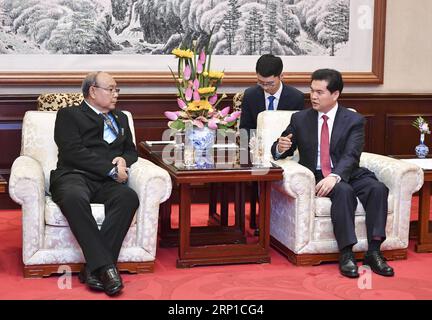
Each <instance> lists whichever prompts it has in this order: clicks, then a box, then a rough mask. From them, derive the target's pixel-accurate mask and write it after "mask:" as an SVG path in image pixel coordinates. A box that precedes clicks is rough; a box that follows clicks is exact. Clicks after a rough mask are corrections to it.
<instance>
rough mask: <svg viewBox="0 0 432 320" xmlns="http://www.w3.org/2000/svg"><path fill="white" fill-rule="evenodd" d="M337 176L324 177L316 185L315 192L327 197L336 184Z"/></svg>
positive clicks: (319, 195)
mask: <svg viewBox="0 0 432 320" xmlns="http://www.w3.org/2000/svg"><path fill="white" fill-rule="evenodd" d="M336 182H337V178H336V177H335V176H328V177H326V178H324V179H322V180H321V181H320V182H318V184H317V185H316V186H315V192H316V195H317V196H318V197H326V196H327V195H328V194H329V193H330V192H331V191H332V190H333V188H334V186H335V185H336Z"/></svg>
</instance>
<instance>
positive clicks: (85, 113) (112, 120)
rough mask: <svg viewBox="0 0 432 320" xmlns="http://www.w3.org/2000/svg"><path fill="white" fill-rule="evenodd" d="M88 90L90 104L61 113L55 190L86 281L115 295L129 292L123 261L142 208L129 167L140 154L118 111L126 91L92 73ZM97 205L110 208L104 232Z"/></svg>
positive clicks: (53, 174) (52, 179)
mask: <svg viewBox="0 0 432 320" xmlns="http://www.w3.org/2000/svg"><path fill="white" fill-rule="evenodd" d="M82 91H83V95H84V101H83V102H82V104H81V105H80V106H79V107H68V108H64V109H61V110H59V111H58V113H57V118H56V123H55V130H54V140H55V142H56V144H57V146H58V151H59V153H58V162H57V169H55V170H53V171H52V172H51V177H50V185H51V187H50V190H51V193H52V198H53V200H54V202H56V203H57V204H58V206H59V207H60V209H61V211H62V213H63V214H64V216H65V217H66V219H67V221H68V223H69V226H70V228H71V231H72V233H73V234H74V236H75V238H76V239H77V241H78V243H79V245H80V246H81V249H82V251H83V254H84V257H85V260H86V266H85V267H83V269H82V270H81V272H80V274H79V279H80V281H81V282H83V283H84V282H85V283H86V284H87V286H88V287H89V288H91V289H93V290H99V291H105V293H106V294H108V295H114V294H117V293H119V292H120V291H121V289H122V288H123V282H122V279H121V277H120V274H119V272H118V270H117V268H116V263H117V258H118V255H119V252H120V248H121V245H122V243H123V240H124V237H125V236H126V233H127V231H128V229H129V226H130V224H131V222H132V219H133V216H134V214H135V210H136V209H137V208H138V206H139V200H138V196H137V194H136V193H135V192H134V191H133V190H132V189H130V188H129V187H128V186H127V185H126V184H125V183H126V182H127V179H128V168H129V167H130V166H131V165H132V164H133V163H134V162H136V161H137V159H138V155H137V151H136V148H135V145H134V143H133V141H132V134H131V131H130V128H129V124H128V120H127V117H126V115H125V114H124V113H122V112H121V111H118V110H116V109H115V104H116V102H117V97H118V93H119V91H120V89H117V84H116V82H115V80H114V79H113V77H111V75H109V74H108V73H105V72H94V73H90V74H89V75H87V77H86V78H85V79H84V81H83V84H82ZM91 202H92V203H103V204H104V205H105V220H104V222H103V224H102V226H101V228H100V230H99V228H98V226H97V224H96V221H95V219H94V218H93V216H92V214H91V209H90V203H91Z"/></svg>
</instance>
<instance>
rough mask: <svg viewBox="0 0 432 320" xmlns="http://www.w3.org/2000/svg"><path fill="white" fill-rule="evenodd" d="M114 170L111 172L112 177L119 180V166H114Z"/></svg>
mask: <svg viewBox="0 0 432 320" xmlns="http://www.w3.org/2000/svg"><path fill="white" fill-rule="evenodd" d="M111 171H112V172H111V174H110V177H111V178H112V179H113V180H116V181H117V179H118V168H117V166H115V167H114V168H113V170H111Z"/></svg>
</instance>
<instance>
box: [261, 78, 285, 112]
mask: <svg viewBox="0 0 432 320" xmlns="http://www.w3.org/2000/svg"><path fill="white" fill-rule="evenodd" d="M282 89H283V85H282V82H280V83H279V89H278V91H276V92H275V94H270V93H267V92H265V91H264V97H265V104H266V110H268V107H269V104H270V101H269V99H268V97H270V96H273V97H275V99H274V100H273V107H274V110H277V107H278V104H279V101H280V96H281V94H282Z"/></svg>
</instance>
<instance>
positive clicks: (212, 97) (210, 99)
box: [209, 93, 218, 105]
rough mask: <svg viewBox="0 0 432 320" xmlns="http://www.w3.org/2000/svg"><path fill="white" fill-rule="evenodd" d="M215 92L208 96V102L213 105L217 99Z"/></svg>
mask: <svg viewBox="0 0 432 320" xmlns="http://www.w3.org/2000/svg"><path fill="white" fill-rule="evenodd" d="M217 98H218V97H217V93H216V94H214V95H212V96H211V97H210V98H209V102H210V104H211V105H214V104H215V103H216V101H217Z"/></svg>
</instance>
